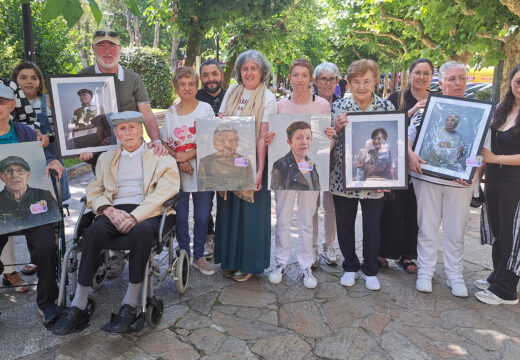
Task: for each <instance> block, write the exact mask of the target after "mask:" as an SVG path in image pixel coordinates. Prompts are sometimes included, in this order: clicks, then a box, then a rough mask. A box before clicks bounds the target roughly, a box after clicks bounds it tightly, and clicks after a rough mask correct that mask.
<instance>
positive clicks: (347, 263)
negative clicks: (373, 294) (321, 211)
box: [332, 195, 384, 276]
mask: <svg viewBox="0 0 520 360" xmlns="http://www.w3.org/2000/svg"><path fill="white" fill-rule="evenodd" d="M332 198H333V200H334V207H335V209H336V225H337V228H338V243H339V248H340V250H341V253H342V254H343V257H344V258H345V260H343V264H342V265H343V270H345V271H347V272H356V271H358V270H359V269H361V271H363V273H364V274H365V275H367V276H375V275H377V271H378V268H377V255H378V254H379V237H380V233H379V230H380V222H381V213H382V211H383V205H384V204H383V199H362V200H361V199H351V198H347V197H344V196H337V195H333V196H332ZM358 202H360V203H361V211H362V214H363V264H361V265H360V263H359V258H358V257H357V255H356V231H355V224H356V215H357V209H358Z"/></svg>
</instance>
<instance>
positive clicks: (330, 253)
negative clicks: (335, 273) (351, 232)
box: [321, 245, 338, 266]
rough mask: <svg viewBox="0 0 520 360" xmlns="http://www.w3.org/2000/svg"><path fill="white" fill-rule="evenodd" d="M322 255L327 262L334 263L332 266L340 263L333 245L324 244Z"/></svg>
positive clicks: (328, 263)
mask: <svg viewBox="0 0 520 360" xmlns="http://www.w3.org/2000/svg"><path fill="white" fill-rule="evenodd" d="M321 255H322V256H323V259H324V260H325V264H327V265H332V266H334V265H337V264H338V258H337V256H336V250H334V247H333V246H327V245H323V253H322V254H321Z"/></svg>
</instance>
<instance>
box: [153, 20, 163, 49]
mask: <svg viewBox="0 0 520 360" xmlns="http://www.w3.org/2000/svg"><path fill="white" fill-rule="evenodd" d="M160 32H161V25H159V21H157V22H156V23H155V33H154V37H153V47H154V48H156V49H157V48H158V47H159V34H160Z"/></svg>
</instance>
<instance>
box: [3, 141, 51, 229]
mask: <svg viewBox="0 0 520 360" xmlns="http://www.w3.org/2000/svg"><path fill="white" fill-rule="evenodd" d="M46 165H47V162H46V160H45V155H44V153H43V148H42V147H41V145H40V142H38V141H33V142H23V143H13V144H2V145H0V234H10V233H13V232H16V231H19V230H23V229H28V228H32V227H35V226H39V225H44V224H49V223H53V222H57V221H60V220H61V212H60V209H59V206H58V202H57V201H56V194H55V192H54V188H53V186H52V182H51V179H50V177H48V176H47V175H45V167H46Z"/></svg>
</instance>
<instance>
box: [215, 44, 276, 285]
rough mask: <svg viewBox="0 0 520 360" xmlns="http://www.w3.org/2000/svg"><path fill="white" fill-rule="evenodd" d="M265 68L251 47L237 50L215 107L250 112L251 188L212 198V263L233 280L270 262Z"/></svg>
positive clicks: (271, 102) (270, 107)
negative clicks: (229, 80)
mask: <svg viewBox="0 0 520 360" xmlns="http://www.w3.org/2000/svg"><path fill="white" fill-rule="evenodd" d="M270 68H271V66H270V65H269V63H268V62H267V60H266V59H265V57H264V56H263V55H262V54H261V53H260V52H259V51H257V50H247V51H245V52H243V53H242V54H240V55H239V56H238V59H237V61H236V64H235V70H236V79H237V82H238V84H237V85H232V86H231V87H230V88H229V89H228V91H227V92H226V95H225V96H224V100H223V101H222V105H221V107H220V115H226V116H232V115H233V116H254V117H255V135H256V177H255V179H256V180H255V187H256V188H255V190H237V191H228V192H226V193H220V194H219V196H218V197H217V221H216V229H215V230H216V231H215V233H216V234H215V263H220V264H221V267H222V270H223V271H222V273H223V275H224V276H228V277H231V278H232V279H233V280H235V281H239V282H240V281H247V280H249V279H250V278H251V277H253V275H256V274H262V273H263V272H264V269H266V268H267V267H269V264H270V256H271V199H270V193H269V191H268V190H267V168H266V166H265V164H266V146H265V142H264V133H265V132H267V129H268V121H269V114H275V113H276V112H277V107H276V97H275V96H274V94H273V93H271V92H270V91H269V89H268V88H267V87H266V86H265V84H264V83H265V82H266V81H267V80H268V79H269V71H270Z"/></svg>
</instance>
